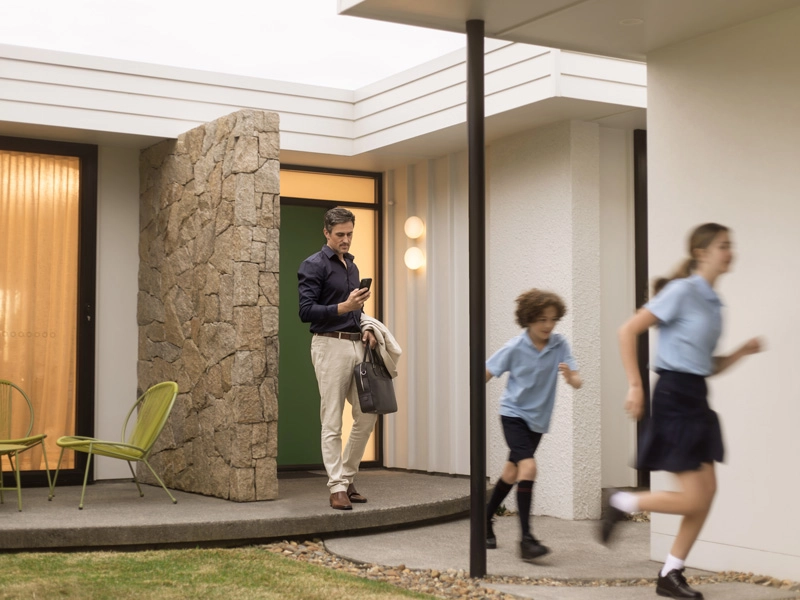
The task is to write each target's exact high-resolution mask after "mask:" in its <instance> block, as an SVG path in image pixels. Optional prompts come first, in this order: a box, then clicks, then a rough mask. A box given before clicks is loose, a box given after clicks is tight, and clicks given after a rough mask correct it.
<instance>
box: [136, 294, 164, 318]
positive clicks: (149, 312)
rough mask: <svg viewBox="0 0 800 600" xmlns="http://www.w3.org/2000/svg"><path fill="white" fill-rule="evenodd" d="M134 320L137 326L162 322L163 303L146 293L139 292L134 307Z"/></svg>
mask: <svg viewBox="0 0 800 600" xmlns="http://www.w3.org/2000/svg"><path fill="white" fill-rule="evenodd" d="M136 320H137V322H138V323H139V325H149V324H150V323H152V322H153V321H158V322H159V323H163V322H164V303H163V302H161V300H159V299H158V298H156V297H155V296H152V295H151V294H148V293H147V292H139V295H138V301H137V306H136Z"/></svg>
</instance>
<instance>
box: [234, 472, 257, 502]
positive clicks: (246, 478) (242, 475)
mask: <svg viewBox="0 0 800 600" xmlns="http://www.w3.org/2000/svg"><path fill="white" fill-rule="evenodd" d="M228 498H229V499H230V500H233V501H234V502H252V501H254V500H255V499H256V481H255V469H253V468H246V469H231V476H230V495H229V496H228Z"/></svg>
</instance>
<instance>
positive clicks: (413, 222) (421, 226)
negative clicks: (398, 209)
mask: <svg viewBox="0 0 800 600" xmlns="http://www.w3.org/2000/svg"><path fill="white" fill-rule="evenodd" d="M403 231H405V232H406V237H408V238H409V239H411V240H416V239H417V238H419V237H420V236H422V234H423V233H425V222H424V221H423V220H422V219H420V218H419V217H408V218H407V219H406V224H405V225H404V226H403Z"/></svg>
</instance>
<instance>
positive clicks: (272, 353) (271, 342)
mask: <svg viewBox="0 0 800 600" xmlns="http://www.w3.org/2000/svg"><path fill="white" fill-rule="evenodd" d="M265 374H266V376H267V377H277V376H278V338H277V336H276V337H271V338H267V366H266V372H265Z"/></svg>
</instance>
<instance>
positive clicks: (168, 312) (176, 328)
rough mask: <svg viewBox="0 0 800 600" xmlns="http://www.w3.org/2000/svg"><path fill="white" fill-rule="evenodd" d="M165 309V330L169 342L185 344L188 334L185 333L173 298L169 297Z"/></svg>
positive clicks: (177, 344) (178, 344)
mask: <svg viewBox="0 0 800 600" xmlns="http://www.w3.org/2000/svg"><path fill="white" fill-rule="evenodd" d="M164 308H165V310H164V332H165V337H166V338H167V341H168V342H171V343H172V344H174V345H175V346H178V347H181V346H183V342H184V340H185V339H186V336H185V335H184V333H183V327H182V325H183V323H182V322H181V320H180V319H179V318H178V313H177V311H176V310H175V304H174V303H173V302H172V301H171V299H170V298H169V297H168V298H167V303H166V305H165V307H164Z"/></svg>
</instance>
